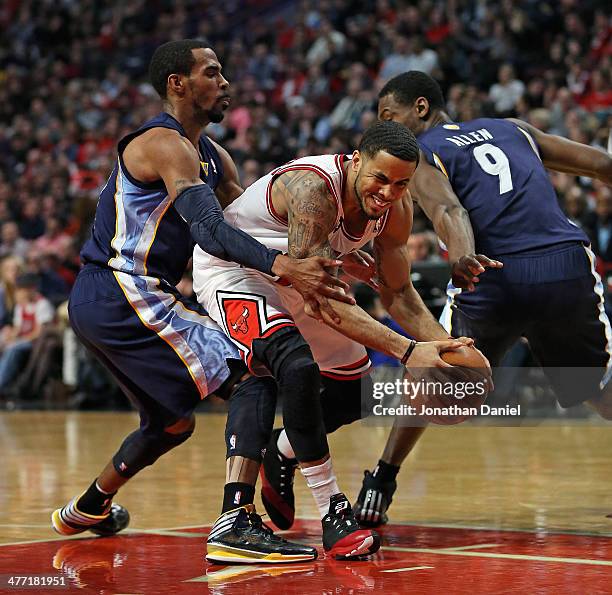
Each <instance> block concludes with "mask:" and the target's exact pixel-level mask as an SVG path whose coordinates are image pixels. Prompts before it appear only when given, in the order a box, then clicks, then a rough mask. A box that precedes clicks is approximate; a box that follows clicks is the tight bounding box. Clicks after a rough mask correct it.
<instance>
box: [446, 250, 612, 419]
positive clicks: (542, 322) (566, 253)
mask: <svg viewBox="0 0 612 595" xmlns="http://www.w3.org/2000/svg"><path fill="white" fill-rule="evenodd" d="M494 258H496V259H498V260H500V261H502V262H503V264H504V268H503V269H499V270H497V269H490V270H487V271H485V272H484V273H483V274H482V275H481V276H480V282H479V283H478V284H477V285H476V290H475V291H474V292H471V293H468V292H462V291H461V290H460V289H457V288H455V287H453V286H452V284H449V287H448V289H447V294H448V300H447V304H446V307H445V309H444V312H443V313H442V316H441V323H442V325H443V326H444V327H445V328H446V330H447V331H448V332H449V333H451V334H452V335H453V336H455V337H458V336H467V337H473V338H474V339H475V342H476V346H477V347H478V348H479V349H480V350H481V351H482V352H483V353H484V354H485V355H486V356H487V358H488V359H489V361H490V363H491V366H493V367H495V366H498V365H499V363H500V361H501V359H502V357H503V356H504V354H505V353H506V351H508V349H509V348H510V347H511V346H512V345H513V344H514V343H515V342H516V341H517V339H519V338H520V337H525V338H526V339H527V340H528V341H529V345H530V347H531V350H532V352H533V355H534V356H535V358H536V359H537V360H538V362H539V363H540V365H541V366H543V368H544V371H545V373H546V375H547V377H548V380H549V381H550V383H551V385H552V387H553V389H554V390H555V392H556V395H557V398H558V400H559V403H560V404H561V405H562V406H563V407H571V406H573V405H577V404H578V403H582V402H583V401H585V400H588V399H591V398H593V397H597V396H599V394H600V393H601V391H602V390H603V389H604V388H605V386H606V385H607V382H608V379H609V376H610V368H611V365H612V361H611V357H610V356H611V354H612V332H611V330H610V322H609V320H608V317H607V315H606V313H605V310H604V294H603V286H602V284H601V279H600V277H599V275H598V274H597V273H596V272H595V266H594V265H595V256H594V255H593V253H592V252H591V250H590V249H589V248H587V247H585V246H583V245H582V244H580V243H575V242H567V243H563V244H558V245H556V246H551V247H548V248H546V249H539V250H534V251H531V252H528V253H521V254H518V255H505V256H503V255H502V256H495V257H494Z"/></svg>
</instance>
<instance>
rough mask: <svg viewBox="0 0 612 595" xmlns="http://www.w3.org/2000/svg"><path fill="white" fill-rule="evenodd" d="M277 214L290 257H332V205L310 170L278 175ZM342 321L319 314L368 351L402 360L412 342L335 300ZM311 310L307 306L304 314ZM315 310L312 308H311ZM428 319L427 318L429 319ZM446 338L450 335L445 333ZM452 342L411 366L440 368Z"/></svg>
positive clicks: (426, 346)
mask: <svg viewBox="0 0 612 595" xmlns="http://www.w3.org/2000/svg"><path fill="white" fill-rule="evenodd" d="M272 201H273V204H274V207H275V210H276V211H277V212H278V213H279V215H281V216H285V215H286V216H287V219H288V221H289V230H288V235H289V254H290V255H291V256H295V257H296V258H305V257H307V256H312V255H315V254H317V255H321V256H326V257H332V256H335V253H334V251H333V249H332V247H331V246H330V244H329V234H330V232H331V231H332V229H333V226H334V223H335V221H336V215H337V211H336V203H335V200H334V198H333V197H332V196H331V194H330V192H329V190H328V188H327V185H326V184H325V181H324V180H322V179H321V178H320V177H319V176H318V175H317V174H315V173H313V172H311V171H306V170H304V171H302V170H297V171H292V172H287V173H285V174H282V175H281V176H279V177H278V178H277V180H276V181H275V182H274V185H273V186H272ZM332 303H333V307H334V310H335V311H336V312H337V313H338V315H339V317H340V322H337V321H334V320H332V319H331V318H330V317H329V316H328V315H327V313H326V312H323V313H322V318H323V320H324V322H325V323H326V324H327V325H328V326H330V327H332V328H333V329H335V330H337V331H338V332H340V333H342V334H343V335H344V336H346V337H348V338H349V339H352V340H353V341H356V342H357V343H361V344H362V345H365V346H366V347H370V348H371V349H376V350H377V351H382V352H383V353H386V354H387V355H390V356H391V357H395V358H397V359H401V358H402V356H403V355H404V353H406V349H407V348H408V347H409V345H410V340H409V339H407V338H406V337H403V336H402V335H399V334H397V333H395V332H394V331H392V330H391V329H390V328H388V327H386V326H385V325H383V324H381V323H380V322H378V321H377V320H374V318H372V317H371V316H370V315H369V314H367V313H366V312H365V311H364V310H362V309H361V308H360V307H359V306H356V305H349V304H345V303H340V302H337V301H333V302H332ZM311 307H312V306H311V305H310V304H309V303H308V302H307V303H306V308H305V309H306V311H307V312H308V310H309V308H311ZM315 307H316V306H315ZM430 316H431V315H430ZM444 337H445V338H446V337H448V335H446V334H445V336H444ZM453 345H455V343H453V342H444V344H441V343H434V344H432V343H423V344H422V345H419V346H418V347H417V348H416V349H415V351H414V354H413V356H412V357H411V358H410V361H411V365H417V363H415V362H418V365H422V366H423V367H426V366H444V365H445V364H444V362H442V360H441V359H440V358H439V357H438V352H439V350H440V349H442V348H452V346H453ZM459 345H460V344H457V345H456V346H459Z"/></svg>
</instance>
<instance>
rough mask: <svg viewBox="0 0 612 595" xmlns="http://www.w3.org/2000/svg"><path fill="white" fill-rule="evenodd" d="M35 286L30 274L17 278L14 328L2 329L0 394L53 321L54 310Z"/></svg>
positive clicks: (34, 280) (35, 283)
mask: <svg viewBox="0 0 612 595" xmlns="http://www.w3.org/2000/svg"><path fill="white" fill-rule="evenodd" d="M38 282H39V279H38V277H37V276H36V275H33V274H31V273H25V274H23V275H20V276H19V277H17V281H16V284H15V309H14V314H13V325H12V327H8V328H6V329H4V330H5V332H4V333H3V336H2V355H0V393H3V392H5V391H6V389H7V388H8V387H9V385H10V383H11V382H12V381H13V380H14V379H15V377H16V376H17V374H18V373H19V370H20V368H21V367H22V366H23V365H24V364H25V362H26V361H27V358H28V355H29V354H30V351H31V350H32V345H33V342H34V341H35V340H36V339H38V337H40V335H41V334H42V333H43V331H44V330H45V328H46V327H47V326H48V325H50V324H51V323H52V322H53V319H54V317H55V309H54V308H53V306H52V305H51V303H50V302H49V301H48V300H46V299H45V298H44V297H43V296H42V295H41V294H40V293H39V291H38Z"/></svg>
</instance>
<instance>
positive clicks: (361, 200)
mask: <svg viewBox="0 0 612 595" xmlns="http://www.w3.org/2000/svg"><path fill="white" fill-rule="evenodd" d="M360 175H361V173H358V174H357V177H356V178H355V183H354V184H353V190H354V192H355V196H356V197H357V202H358V203H359V207H360V208H361V212H362V213H363V214H364V215H365V216H366V217H367V218H368V219H370V221H376V220H378V219H380V218H381V217H382V216H383V215H384V214H385V212H384V211H383V212H382V213H381V214H380V215H373V214H372V213H368V210H367V209H366V205H365V198H363V196H362V195H361V193H360V192H359V190H358V189H357V182H359V177H360Z"/></svg>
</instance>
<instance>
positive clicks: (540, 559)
mask: <svg viewBox="0 0 612 595" xmlns="http://www.w3.org/2000/svg"><path fill="white" fill-rule="evenodd" d="M380 549H382V550H390V551H394V552H410V553H412V554H436V555H439V556H469V557H472V558H497V559H501V560H529V561H531V562H561V563H564V564H588V565H592V566H612V560H589V559H586V558H555V557H552V556H528V555H525V554H492V553H488V552H466V551H456V550H449V549H429V548H418V547H396V546H383V547H381V548H380Z"/></svg>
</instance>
